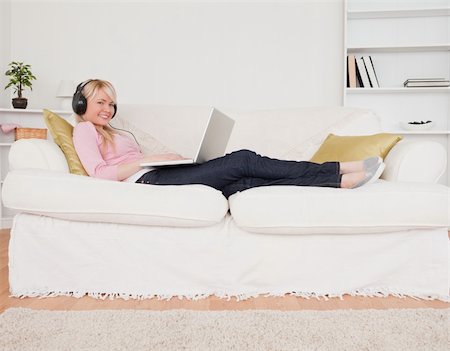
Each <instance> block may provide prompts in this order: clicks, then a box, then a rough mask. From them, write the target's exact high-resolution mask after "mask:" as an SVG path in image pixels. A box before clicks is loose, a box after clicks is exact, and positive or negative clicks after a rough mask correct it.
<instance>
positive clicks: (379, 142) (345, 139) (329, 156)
mask: <svg viewBox="0 0 450 351" xmlns="http://www.w3.org/2000/svg"><path fill="white" fill-rule="evenodd" d="M401 139H402V137H401V136H400V135H395V134H389V133H379V134H373V135H362V136H339V135H334V134H330V135H328V137H327V138H326V139H325V141H324V142H323V144H322V145H321V146H320V148H319V150H317V152H316V153H315V154H314V156H313V157H312V158H311V162H316V163H323V162H328V161H339V162H346V161H356V160H363V159H365V158H368V157H371V156H380V157H382V158H383V159H384V158H385V157H386V155H387V154H388V152H389V151H390V150H391V149H392V148H393V147H394V145H395V144H397V143H398V142H399V141H400V140H401Z"/></svg>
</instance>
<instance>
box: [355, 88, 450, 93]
mask: <svg viewBox="0 0 450 351" xmlns="http://www.w3.org/2000/svg"><path fill="white" fill-rule="evenodd" d="M346 91H347V94H391V93H400V94H417V93H450V87H429V88H346Z"/></svg>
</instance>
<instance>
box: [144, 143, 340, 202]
mask: <svg viewBox="0 0 450 351" xmlns="http://www.w3.org/2000/svg"><path fill="white" fill-rule="evenodd" d="M339 171H340V168H339V162H326V163H322V164H317V163H312V162H307V161H301V162H297V161H284V160H277V159H273V158H269V157H264V156H261V155H258V154H256V153H255V152H253V151H249V150H239V151H235V152H232V153H230V154H227V155H225V156H223V157H219V158H216V159H214V160H211V161H208V162H205V163H202V164H199V165H188V166H173V167H163V168H158V169H156V170H153V171H150V172H148V173H146V174H144V175H143V176H142V177H141V178H139V179H138V180H137V181H136V183H145V184H155V185H183V184H204V185H209V186H211V187H213V188H215V189H217V190H220V191H222V193H223V194H224V195H225V197H227V198H228V197H229V196H230V195H232V194H234V193H236V192H238V191H243V190H246V189H250V188H255V187H258V186H268V185H300V186H325V187H333V188H339V187H340V186H341V175H340V174H339Z"/></svg>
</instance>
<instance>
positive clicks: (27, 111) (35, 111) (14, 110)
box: [0, 107, 73, 115]
mask: <svg viewBox="0 0 450 351" xmlns="http://www.w3.org/2000/svg"><path fill="white" fill-rule="evenodd" d="M42 110H43V109H27V108H25V109H21V108H4V107H1V108H0V112H8V113H10V112H11V113H18V114H19V113H20V114H39V113H42ZM50 111H52V112H54V113H56V114H61V115H67V114H72V113H73V112H72V111H62V110H52V109H50Z"/></svg>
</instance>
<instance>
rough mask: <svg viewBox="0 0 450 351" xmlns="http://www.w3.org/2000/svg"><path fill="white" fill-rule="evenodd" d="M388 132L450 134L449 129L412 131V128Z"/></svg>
mask: <svg viewBox="0 0 450 351" xmlns="http://www.w3.org/2000/svg"><path fill="white" fill-rule="evenodd" d="M388 133H395V134H404V135H450V131H448V130H424V131H412V130H394V131H389V132H388Z"/></svg>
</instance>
